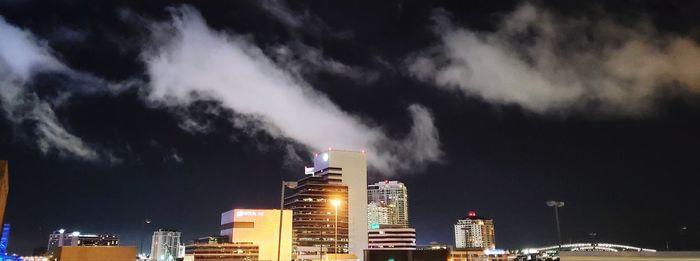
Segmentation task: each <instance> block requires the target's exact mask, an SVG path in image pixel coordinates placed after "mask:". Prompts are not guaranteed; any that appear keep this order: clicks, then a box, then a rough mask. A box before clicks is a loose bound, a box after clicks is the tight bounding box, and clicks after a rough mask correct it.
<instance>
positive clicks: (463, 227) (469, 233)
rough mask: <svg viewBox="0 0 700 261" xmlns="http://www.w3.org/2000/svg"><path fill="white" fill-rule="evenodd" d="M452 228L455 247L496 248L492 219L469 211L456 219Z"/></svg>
mask: <svg viewBox="0 0 700 261" xmlns="http://www.w3.org/2000/svg"><path fill="white" fill-rule="evenodd" d="M454 228H455V247H456V248H470V249H495V248H496V233H495V230H494V225H493V219H490V218H486V217H480V216H477V215H476V212H474V211H469V213H467V216H466V217H465V218H464V219H460V220H458V221H457V224H455V226H454Z"/></svg>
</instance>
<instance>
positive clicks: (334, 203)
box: [330, 199, 340, 259]
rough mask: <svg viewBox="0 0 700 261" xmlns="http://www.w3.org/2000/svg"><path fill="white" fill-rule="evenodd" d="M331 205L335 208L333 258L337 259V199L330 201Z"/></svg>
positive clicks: (338, 202) (338, 204) (338, 203)
mask: <svg viewBox="0 0 700 261" xmlns="http://www.w3.org/2000/svg"><path fill="white" fill-rule="evenodd" d="M330 202H331V205H333V207H335V258H334V259H338V207H339V206H340V200H339V199H331V200H330Z"/></svg>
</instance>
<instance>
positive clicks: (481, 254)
mask: <svg viewBox="0 0 700 261" xmlns="http://www.w3.org/2000/svg"><path fill="white" fill-rule="evenodd" d="M513 259H515V255H511V254H508V253H506V252H505V251H503V250H490V249H487V250H482V249H473V250H469V249H461V250H452V251H450V261H509V260H513Z"/></svg>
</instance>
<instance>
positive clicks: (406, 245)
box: [368, 225, 416, 250]
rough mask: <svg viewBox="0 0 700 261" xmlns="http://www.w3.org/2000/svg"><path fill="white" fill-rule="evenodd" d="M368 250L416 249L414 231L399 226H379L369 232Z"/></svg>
mask: <svg viewBox="0 0 700 261" xmlns="http://www.w3.org/2000/svg"><path fill="white" fill-rule="evenodd" d="M368 248H369V249H375V248H379V249H403V250H412V249H416V230H415V229H413V228H405V227H403V226H401V225H379V227H378V228H376V229H370V230H369V244H368Z"/></svg>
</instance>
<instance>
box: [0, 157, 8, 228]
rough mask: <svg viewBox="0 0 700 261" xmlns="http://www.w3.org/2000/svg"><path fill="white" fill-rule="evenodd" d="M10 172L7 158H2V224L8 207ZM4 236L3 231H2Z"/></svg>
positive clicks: (0, 209)
mask: <svg viewBox="0 0 700 261" xmlns="http://www.w3.org/2000/svg"><path fill="white" fill-rule="evenodd" d="M9 175H10V173H9V170H8V166H7V161H6V160H0V224H5V223H4V222H5V207H7V193H8V192H9V191H10V176H9ZM0 236H2V232H0Z"/></svg>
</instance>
